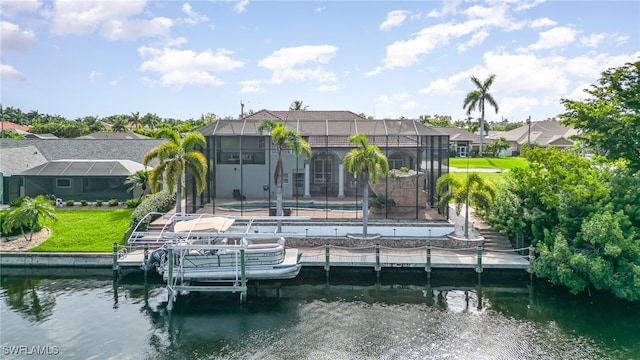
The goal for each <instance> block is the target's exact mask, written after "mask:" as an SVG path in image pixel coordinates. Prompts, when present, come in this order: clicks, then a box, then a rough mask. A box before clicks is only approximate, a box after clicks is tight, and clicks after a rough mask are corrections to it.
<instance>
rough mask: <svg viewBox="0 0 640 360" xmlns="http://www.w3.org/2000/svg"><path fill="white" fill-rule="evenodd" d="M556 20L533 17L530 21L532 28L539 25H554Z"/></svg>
mask: <svg viewBox="0 0 640 360" xmlns="http://www.w3.org/2000/svg"><path fill="white" fill-rule="evenodd" d="M555 25H556V22H555V21H553V20H551V19H549V18H546V17H545V18H540V19H535V20H532V21H531V27H532V28H534V29H535V28H541V27H549V26H555Z"/></svg>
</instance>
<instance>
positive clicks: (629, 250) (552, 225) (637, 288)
mask: <svg viewBox="0 0 640 360" xmlns="http://www.w3.org/2000/svg"><path fill="white" fill-rule="evenodd" d="M524 155H525V157H527V158H528V160H529V166H528V167H526V168H515V169H512V170H511V171H510V172H509V173H508V174H507V177H506V182H505V184H503V185H502V187H501V188H500V190H499V192H498V196H497V198H496V201H495V203H494V205H493V206H492V208H491V211H490V213H489V215H488V216H487V217H486V219H487V221H488V222H489V223H490V224H491V225H492V226H493V227H494V228H496V229H497V230H499V231H500V232H502V233H505V234H508V235H512V236H515V235H521V236H524V238H525V239H529V240H530V243H531V244H533V245H535V246H536V248H537V251H538V253H539V256H538V258H537V259H536V260H535V261H534V271H535V273H536V275H537V276H539V277H546V278H549V279H550V281H551V282H552V283H554V284H559V285H564V286H567V287H568V288H569V289H570V290H571V291H572V292H573V293H577V292H579V291H582V290H585V289H589V288H592V287H593V288H595V289H598V290H605V291H609V292H611V293H613V294H615V295H616V296H618V297H621V298H623V299H627V300H640V191H638V189H640V179H639V178H638V177H637V176H635V175H633V174H630V173H629V172H626V171H620V170H611V169H610V168H607V167H602V166H598V165H597V164H594V163H592V162H591V161H589V160H586V159H584V158H582V157H581V156H577V155H575V154H572V153H571V152H568V151H560V150H558V149H556V148H546V149H543V148H536V147H534V148H531V149H526V150H525V153H524Z"/></svg>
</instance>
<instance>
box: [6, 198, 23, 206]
mask: <svg viewBox="0 0 640 360" xmlns="http://www.w3.org/2000/svg"><path fill="white" fill-rule="evenodd" d="M23 201H24V197H19V198H16V199H13V200H11V201H10V202H9V206H11V207H20V205H22V202H23Z"/></svg>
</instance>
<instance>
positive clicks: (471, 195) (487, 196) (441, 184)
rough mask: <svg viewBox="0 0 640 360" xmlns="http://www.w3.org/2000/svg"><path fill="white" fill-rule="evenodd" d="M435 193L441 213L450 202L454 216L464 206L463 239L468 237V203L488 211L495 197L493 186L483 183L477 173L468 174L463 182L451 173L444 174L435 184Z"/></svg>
mask: <svg viewBox="0 0 640 360" xmlns="http://www.w3.org/2000/svg"><path fill="white" fill-rule="evenodd" d="M436 192H437V193H438V195H439V196H440V211H442V212H443V213H444V212H445V208H446V207H447V206H448V205H449V203H451V202H455V204H456V215H460V212H461V211H462V205H466V206H465V222H464V236H465V237H469V203H473V204H475V205H476V206H477V207H478V208H479V209H488V208H489V207H490V206H491V203H492V202H493V199H494V198H495V195H496V190H495V188H494V186H493V184H492V183H490V182H485V181H484V179H483V178H482V177H481V176H480V174H478V173H477V172H472V173H470V174H468V175H467V178H466V179H464V180H460V179H459V178H458V177H456V176H454V175H452V174H451V173H449V174H445V175H443V176H441V177H440V178H439V179H438V181H437V182H436Z"/></svg>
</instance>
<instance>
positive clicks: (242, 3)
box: [233, 0, 249, 14]
mask: <svg viewBox="0 0 640 360" xmlns="http://www.w3.org/2000/svg"><path fill="white" fill-rule="evenodd" d="M248 6H249V0H239V1H238V2H237V3H236V5H235V6H234V7H233V10H234V11H235V12H236V13H238V14H241V13H243V12H245V11H246V10H247V7H248Z"/></svg>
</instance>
